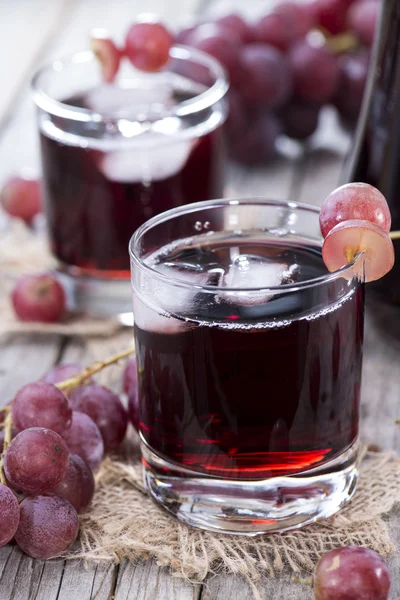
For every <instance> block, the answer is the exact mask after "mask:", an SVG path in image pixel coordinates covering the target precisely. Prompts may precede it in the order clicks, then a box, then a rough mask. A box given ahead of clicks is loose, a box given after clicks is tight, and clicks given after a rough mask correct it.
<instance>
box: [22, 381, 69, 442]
mask: <svg viewBox="0 0 400 600" xmlns="http://www.w3.org/2000/svg"><path fill="white" fill-rule="evenodd" d="M12 418H13V422H14V424H15V427H16V428H17V429H18V430H19V431H22V430H24V429H29V428H30V427H47V429H52V430H53V431H55V432H56V433H63V431H65V430H66V429H68V427H69V426H70V425H71V419H72V410H71V408H70V406H69V403H68V400H67V398H66V397H65V396H64V394H63V393H62V392H61V391H60V390H59V389H58V388H56V387H55V386H54V385H53V384H51V383H47V382H46V381H34V382H33V383H27V384H26V385H24V386H23V387H22V388H21V389H20V390H19V391H18V392H17V394H16V396H15V398H14V402H13V405H12Z"/></svg>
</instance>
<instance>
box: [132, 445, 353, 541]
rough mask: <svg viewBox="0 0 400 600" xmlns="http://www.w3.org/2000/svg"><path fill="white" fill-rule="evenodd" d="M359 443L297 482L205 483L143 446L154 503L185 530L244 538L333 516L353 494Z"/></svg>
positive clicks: (293, 478) (292, 478) (209, 479)
mask: <svg viewBox="0 0 400 600" xmlns="http://www.w3.org/2000/svg"><path fill="white" fill-rule="evenodd" d="M357 454H358V443H357V442H356V443H355V444H353V445H352V446H351V447H350V448H349V449H348V450H347V451H346V452H345V453H344V454H342V455H341V456H339V457H337V458H336V459H334V460H332V461H330V462H329V463H326V464H324V465H323V466H321V467H319V468H317V469H313V470H310V471H306V472H303V473H301V474H299V475H296V476H286V477H274V478H271V479H265V480H261V481H260V480H258V481H248V480H242V481H237V480H230V479H218V478H213V477H207V476H204V475H199V474H198V473H195V472H192V471H190V470H187V469H185V468H182V467H181V466H179V465H177V464H172V463H168V462H167V461H165V460H164V459H162V458H161V457H159V456H158V455H157V454H155V453H154V452H153V451H152V450H151V449H150V448H149V447H148V446H147V445H146V444H144V443H143V442H142V455H143V464H144V478H145V483H146V485H147V488H148V490H149V492H150V494H151V496H152V497H153V499H154V500H155V501H156V502H157V503H158V504H159V505H161V506H162V507H163V508H164V509H166V510H167V511H168V512H170V513H171V514H173V515H174V516H175V517H177V518H178V519H179V520H180V521H183V522H184V523H186V524H187V525H192V526H193V527H198V528H200V529H205V530H207V531H214V532H220V533H231V534H239V535H246V536H253V535H258V534H261V533H272V532H282V531H287V530H289V529H296V528H298V527H302V526H304V525H307V524H309V523H313V522H314V521H317V520H319V519H325V518H327V517H331V516H332V515H334V514H335V513H336V512H337V511H338V510H339V509H340V508H341V507H342V506H343V505H344V504H345V503H346V502H348V501H349V500H350V498H351V497H352V495H353V494H354V491H355V488H356V484H357V478H358V469H357Z"/></svg>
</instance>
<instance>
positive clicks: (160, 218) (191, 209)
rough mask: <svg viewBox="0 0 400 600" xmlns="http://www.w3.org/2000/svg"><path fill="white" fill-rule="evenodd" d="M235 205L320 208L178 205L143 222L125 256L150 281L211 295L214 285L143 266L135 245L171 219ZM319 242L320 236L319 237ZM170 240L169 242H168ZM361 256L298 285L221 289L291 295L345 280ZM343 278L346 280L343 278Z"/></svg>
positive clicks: (229, 202)
mask: <svg viewBox="0 0 400 600" xmlns="http://www.w3.org/2000/svg"><path fill="white" fill-rule="evenodd" d="M239 204H242V205H246V204H248V205H255V206H276V207H283V208H288V209H292V210H295V209H300V210H304V211H309V212H312V213H314V214H315V213H317V214H318V213H319V212H320V208H319V207H318V206H316V205H313V204H307V203H305V202H291V201H286V200H266V199H265V198H262V197H251V198H223V199H217V200H205V201H204V202H193V203H191V204H186V205H184V206H180V207H179V208H172V209H170V210H167V211H165V212H163V213H160V214H159V215H156V216H154V217H152V218H151V219H149V220H148V221H146V222H145V223H143V225H141V226H140V227H139V228H138V229H137V230H136V231H135V232H134V234H133V235H132V237H131V239H130V241H129V255H130V258H131V261H132V262H133V263H134V264H135V266H136V267H138V269H139V270H140V271H142V272H144V273H146V274H147V275H149V276H151V277H152V278H155V279H158V280H160V281H161V282H164V283H169V284H170V285H173V286H175V287H181V288H184V289H198V290H200V291H204V292H212V293H215V292H216V290H220V289H221V288H220V287H218V286H216V285H199V284H192V283H186V282H185V281H183V280H179V279H175V278H173V277H169V276H168V275H165V274H163V273H160V272H159V271H156V270H155V269H153V268H152V267H151V266H149V265H148V264H146V263H145V262H144V261H143V260H142V259H141V258H140V257H139V255H138V253H137V249H138V244H139V242H140V240H141V238H142V237H143V235H145V234H146V233H147V232H148V231H150V230H151V229H152V228H153V227H155V226H157V225H160V224H162V223H165V222H167V221H171V220H173V219H174V218H175V217H177V216H180V215H184V214H190V213H195V212H198V211H200V210H205V209H212V208H218V207H221V208H223V207H228V206H237V205H239ZM321 239H322V236H321ZM171 241H173V240H171ZM361 257H362V252H359V253H358V254H356V255H355V256H354V258H353V259H352V260H351V261H350V262H349V263H347V264H345V265H343V267H340V269H337V270H336V271H332V272H328V273H327V274H326V275H320V276H319V277H314V278H313V279H307V280H305V281H300V282H298V283H285V284H281V285H278V286H263V287H251V288H232V287H224V292H231V293H238V292H247V293H258V292H269V291H271V292H277V291H279V290H280V291H285V292H295V291H298V290H303V289H307V288H312V287H315V286H318V285H323V284H325V283H329V282H331V281H334V280H335V279H337V278H338V277H342V276H343V277H344V278H347V279H348V274H349V273H350V272H351V271H352V270H353V269H354V267H355V266H356V265H357V264H358V263H359V262H360V260H361ZM346 276H347V277H346Z"/></svg>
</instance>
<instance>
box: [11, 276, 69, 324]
mask: <svg viewBox="0 0 400 600" xmlns="http://www.w3.org/2000/svg"><path fill="white" fill-rule="evenodd" d="M65 302H66V301H65V292H64V289H63V287H62V285H61V284H60V283H59V282H58V281H57V279H56V278H55V277H53V276H52V275H24V276H23V277H21V278H20V279H18V281H17V283H16V284H15V287H14V289H13V291H12V304H13V307H14V310H15V312H16V314H17V316H18V318H19V319H20V320H21V321H39V322H41V323H55V322H57V321H59V320H60V319H61V317H62V315H63V313H64V310H65Z"/></svg>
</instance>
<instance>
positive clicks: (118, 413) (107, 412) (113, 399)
mask: <svg viewBox="0 0 400 600" xmlns="http://www.w3.org/2000/svg"><path fill="white" fill-rule="evenodd" d="M70 403H71V406H72V408H73V410H76V411H79V412H82V413H85V414H87V415H89V417H90V418H91V419H93V421H94V422H95V423H96V425H97V427H98V428H99V430H100V433H101V435H102V436H103V442H104V450H105V452H109V451H110V450H115V449H116V448H118V446H119V445H120V443H121V442H122V440H123V439H124V437H125V433H126V428H127V425H128V415H127V413H126V410H125V408H124V407H123V405H122V402H121V400H120V399H119V397H118V396H117V395H116V394H114V392H112V391H111V390H109V389H108V388H106V387H103V386H101V385H98V384H97V383H92V384H91V385H86V386H82V387H77V388H74V389H73V390H72V391H71V395H70ZM78 454H79V452H78Z"/></svg>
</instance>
